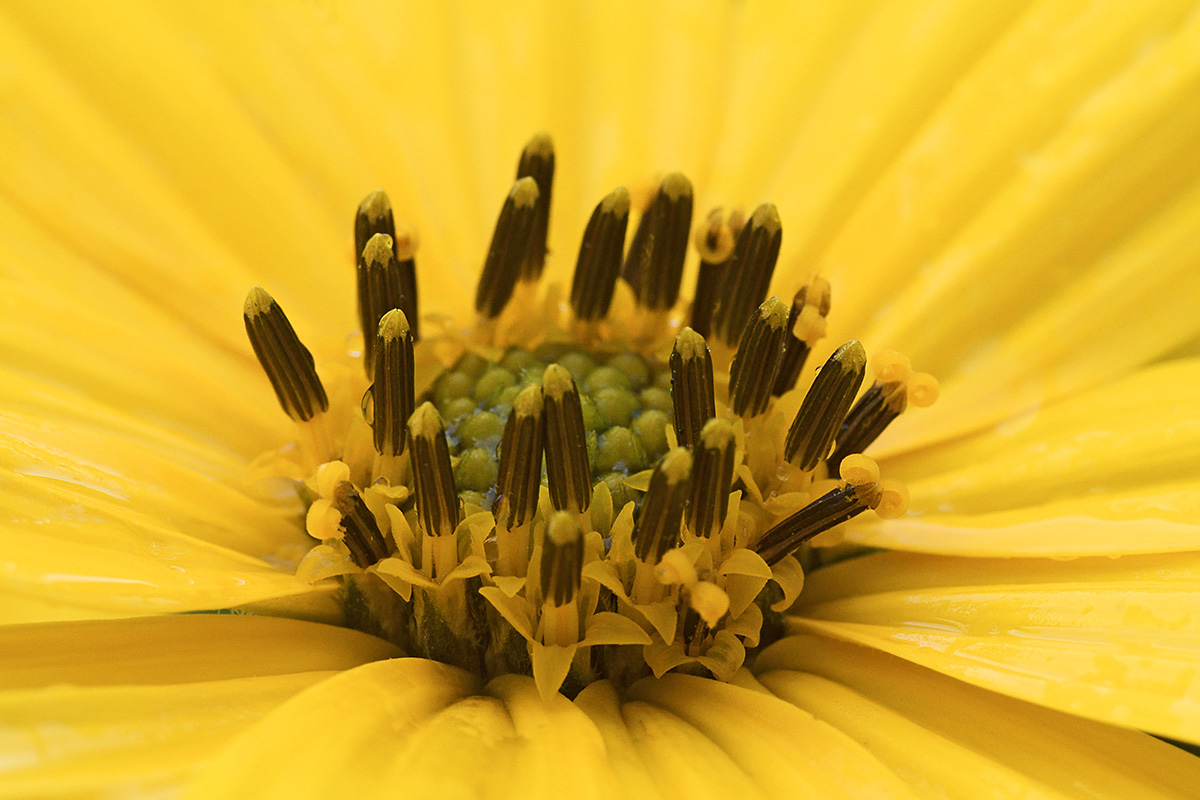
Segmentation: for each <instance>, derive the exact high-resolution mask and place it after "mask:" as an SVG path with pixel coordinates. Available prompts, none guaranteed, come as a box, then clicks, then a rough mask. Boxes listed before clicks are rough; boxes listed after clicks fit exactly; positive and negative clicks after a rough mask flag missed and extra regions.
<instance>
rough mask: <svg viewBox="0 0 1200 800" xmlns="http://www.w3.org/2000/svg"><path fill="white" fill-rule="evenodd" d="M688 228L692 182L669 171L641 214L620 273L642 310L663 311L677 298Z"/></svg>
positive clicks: (672, 304)
mask: <svg viewBox="0 0 1200 800" xmlns="http://www.w3.org/2000/svg"><path fill="white" fill-rule="evenodd" d="M691 228H692V183H691V181H689V180H688V179H687V178H686V177H685V176H684V175H683V174H682V173H679V172H672V173H671V174H669V175H667V177H665V178H663V182H662V185H661V186H659V189H658V194H657V195H655V197H654V199H653V200H652V201H650V207H649V208H647V209H646V213H645V214H643V215H642V219H641V221H640V222H639V223H638V229H637V233H635V234H634V237H633V243H632V244H631V245H630V247H629V254H628V255H627V256H626V257H625V266H624V269H622V271H621V274H622V276H623V277H624V278H625V280H626V281H627V282H628V283H629V285H630V286H632V287H633V290H634V293H635V294H636V295H637V299H638V303H639V304H640V305H642V306H643V307H645V308H648V309H650V310H652V311H665V310H667V309H669V308H671V307H672V306H674V305H675V301H676V300H678V299H679V283H680V281H681V280H682V279H683V261H684V258H685V257H686V256H687V243H688V233H689V232H690V231H691Z"/></svg>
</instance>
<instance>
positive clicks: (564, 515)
mask: <svg viewBox="0 0 1200 800" xmlns="http://www.w3.org/2000/svg"><path fill="white" fill-rule="evenodd" d="M582 536H583V530H582V529H581V528H580V527H579V520H578V518H576V516H575V515H574V514H572V513H571V512H569V511H556V512H554V513H553V514H551V515H550V521H549V522H548V523H546V539H547V540H549V541H550V542H553V543H554V544H556V545H559V546H560V547H561V546H563V545H568V544H571V543H573V542H575V541H577V540H578V539H579V538H580V537H582Z"/></svg>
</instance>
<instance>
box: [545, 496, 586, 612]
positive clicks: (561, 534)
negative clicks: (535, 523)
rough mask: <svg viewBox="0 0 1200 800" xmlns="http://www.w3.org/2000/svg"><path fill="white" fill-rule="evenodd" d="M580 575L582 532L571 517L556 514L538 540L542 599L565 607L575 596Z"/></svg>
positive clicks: (577, 591) (565, 513) (561, 512)
mask: <svg viewBox="0 0 1200 800" xmlns="http://www.w3.org/2000/svg"><path fill="white" fill-rule="evenodd" d="M582 573H583V531H582V530H581V529H580V527H579V520H578V519H577V518H576V517H575V515H574V514H571V513H569V512H566V511H556V512H555V513H554V514H551V515H550V521H549V522H548V523H547V524H546V535H545V536H544V537H543V538H542V561H541V585H542V600H543V602H546V603H549V604H550V605H554V606H565V605H566V604H567V603H570V602H571V601H572V600H574V599H575V595H577V594H578V593H579V585H580V583H581V581H582Z"/></svg>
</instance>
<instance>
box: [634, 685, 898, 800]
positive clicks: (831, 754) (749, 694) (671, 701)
mask: <svg viewBox="0 0 1200 800" xmlns="http://www.w3.org/2000/svg"><path fill="white" fill-rule="evenodd" d="M630 696H631V698H632V699H634V700H640V701H642V702H646V703H650V704H652V705H654V706H657V707H659V708H662V709H664V710H666V711H669V712H671V713H672V714H674V715H676V716H678V717H680V718H681V719H683V720H684V721H685V722H687V723H688V724H689V725H691V726H694V727H695V728H696V729H697V730H699V731H700V732H701V733H702V734H703V735H704V736H707V737H708V738H710V739H712V741H713V742H715V743H716V744H717V745H719V746H720V747H721V749H722V750H724V751H725V752H726V753H727V754H728V755H729V756H730V758H732V759H733V761H734V762H735V763H737V764H738V765H739V766H740V767H741V768H742V769H744V770H745V771H746V772H747V774H749V775H750V776H751V777H752V778H753V779H754V781H755V782H756V783H758V784H759V786H760V787H761V788H762V790H763V793H764V794H765V795H766V796H768V797H778V798H789V797H790V798H795V797H912V796H914V795H913V794H912V792H911V791H910V790H909V789H908V788H907V787H906V786H905V785H904V784H903V783H902V782H901V781H900V780H899V779H898V778H896V776H895V775H894V774H893V773H892V772H891V771H890V770H888V769H887V768H886V767H884V766H883V765H882V764H881V763H880V762H879V761H877V760H876V759H875V757H873V756H872V755H870V754H869V753H868V752H867V751H866V750H864V749H863V748H862V747H860V746H859V745H857V744H856V743H855V742H854V741H853V740H851V739H850V737H848V736H846V735H845V734H844V733H842V732H840V731H838V730H837V729H835V728H833V727H831V726H829V725H827V724H825V723H823V722H821V721H819V720H817V719H815V718H814V717H812V716H811V715H810V714H808V713H806V712H803V711H800V710H799V709H797V708H795V707H793V706H791V705H790V704H788V703H785V702H783V701H781V700H779V699H778V698H774V697H770V696H768V695H764V694H762V693H760V692H756V691H752V690H749V689H745V688H742V687H740V686H733V685H730V684H726V683H718V682H717V681H713V680H709V679H704V678H697V677H693V676H689V675H676V674H671V675H667V676H666V677H664V678H661V679H659V680H649V679H647V680H643V681H640V682H638V683H637V684H634V686H633V687H632V688H631V690H630Z"/></svg>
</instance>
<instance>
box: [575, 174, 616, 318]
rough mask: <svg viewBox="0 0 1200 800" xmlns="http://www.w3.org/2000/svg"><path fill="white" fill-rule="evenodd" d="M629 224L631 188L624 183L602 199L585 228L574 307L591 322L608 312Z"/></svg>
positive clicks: (577, 272) (576, 311) (577, 269)
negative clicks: (629, 190)
mask: <svg viewBox="0 0 1200 800" xmlns="http://www.w3.org/2000/svg"><path fill="white" fill-rule="evenodd" d="M628 227H629V192H628V191H626V189H625V187H624V186H621V187H618V188H617V189H614V190H613V191H612V192H611V193H610V194H609V195H608V196H607V197H605V198H604V199H603V200H601V201H600V203H599V204H598V205H597V206H596V209H595V210H594V211H593V212H592V218H591V219H590V220H588V224H587V228H586V229H585V230H584V232H583V242H582V243H581V244H580V245H579V260H578V261H577V262H576V263H575V279H574V281H573V282H572V283H571V308H572V309H573V310H574V311H575V316H576V317H578V318H579V319H581V320H585V321H589V322H590V321H593V320H598V319H603V318H604V317H605V316H606V315H607V314H608V308H609V306H610V305H611V304H612V298H613V290H614V289H615V288H616V286H617V277H618V276H619V275H620V272H621V255H622V253H623V252H624V249H625V231H626V228H628Z"/></svg>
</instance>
